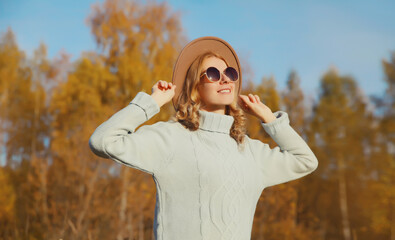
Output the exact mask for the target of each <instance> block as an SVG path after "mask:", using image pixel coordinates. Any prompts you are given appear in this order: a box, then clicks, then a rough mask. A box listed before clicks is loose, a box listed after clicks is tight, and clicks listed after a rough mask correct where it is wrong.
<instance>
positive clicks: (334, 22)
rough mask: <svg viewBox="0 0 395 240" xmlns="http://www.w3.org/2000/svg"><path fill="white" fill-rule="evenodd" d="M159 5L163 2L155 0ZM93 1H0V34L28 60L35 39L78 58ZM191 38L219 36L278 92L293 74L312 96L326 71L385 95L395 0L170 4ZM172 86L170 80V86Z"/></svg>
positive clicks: (86, 43)
mask: <svg viewBox="0 0 395 240" xmlns="http://www.w3.org/2000/svg"><path fill="white" fill-rule="evenodd" d="M160 1H163V0H160ZM95 2H97V1H91V0H78V1H77V0H68V1H50V0H35V1H33V0H0V32H5V31H6V30H7V28H8V27H11V28H12V29H13V31H14V32H15V34H16V37H17V41H18V44H19V47H20V48H21V49H23V50H25V51H26V52H27V53H28V55H29V54H31V53H32V51H33V50H34V49H35V48H37V47H38V45H39V43H40V41H43V42H44V43H45V44H46V45H47V46H48V51H49V57H51V58H52V57H54V56H56V55H57V54H59V52H60V51H61V50H64V51H66V52H67V53H70V54H71V55H72V59H73V60H75V59H77V58H78V57H79V56H80V54H81V52H82V51H89V50H94V49H95V44H94V41H93V38H92V36H91V34H90V29H89V27H88V26H87V25H86V23H85V19H86V18H87V16H88V14H89V13H90V11H91V8H90V5H91V4H92V3H95ZM168 3H169V5H170V7H171V9H172V11H174V12H179V13H180V14H181V20H182V25H183V29H184V33H185V35H186V36H187V38H188V39H189V40H192V39H194V38H197V37H201V36H208V35H211V36H217V37H220V38H223V39H225V40H226V41H228V42H229V43H230V44H231V45H232V46H233V47H234V48H235V50H236V52H237V53H238V55H239V57H240V58H241V61H242V64H249V65H250V66H251V68H252V71H253V73H254V81H256V82H259V81H260V80H261V78H262V77H269V76H274V77H275V79H276V81H277V83H278V88H279V89H283V88H284V86H285V82H286V80H287V76H288V74H289V72H290V70H291V69H295V70H296V71H297V73H298V74H299V77H300V78H301V85H302V88H303V89H304V91H305V92H306V94H313V95H315V94H316V92H317V90H318V87H319V80H320V77H321V76H322V74H323V73H324V72H326V71H327V70H328V69H329V68H330V67H335V68H336V69H338V71H339V73H340V74H342V75H351V76H353V77H354V78H355V79H356V80H357V81H358V83H359V86H360V87H361V88H362V90H363V91H364V92H365V94H368V95H371V94H376V95H380V94H382V93H383V92H384V89H385V83H384V79H383V77H384V76H383V70H382V65H381V60H382V59H387V60H388V59H389V58H390V54H391V52H394V51H395V25H394V23H393V22H394V21H393V12H395V1H390V0H380V1H363V0H359V1H356V0H348V1H338V0H331V1H307V0H299V1H294V0H284V1H274V0H273V1H265V0H261V1H259V0H244V1H226V0H210V1H209V0H194V1H192V0H188V1H187V0H184V1H181V0H169V1H168ZM169 81H170V80H169Z"/></svg>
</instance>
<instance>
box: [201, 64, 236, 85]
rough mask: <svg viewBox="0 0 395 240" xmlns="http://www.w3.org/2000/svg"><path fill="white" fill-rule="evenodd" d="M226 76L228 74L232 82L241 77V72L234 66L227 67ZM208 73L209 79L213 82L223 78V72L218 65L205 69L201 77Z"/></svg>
mask: <svg viewBox="0 0 395 240" xmlns="http://www.w3.org/2000/svg"><path fill="white" fill-rule="evenodd" d="M223 73H224V74H225V76H227V77H228V78H229V79H230V80H231V81H232V82H236V81H237V80H238V79H239V74H238V73H237V71H236V69H234V68H232V67H227V68H226V69H225V70H224V72H223ZM203 75H206V77H207V79H208V80H209V81H211V82H218V81H219V80H220V79H221V73H220V71H219V70H218V69H217V68H216V67H209V68H207V70H206V71H204V72H203V73H202V74H201V75H200V78H202V77H203Z"/></svg>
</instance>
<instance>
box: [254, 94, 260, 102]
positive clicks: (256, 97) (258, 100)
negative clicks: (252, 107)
mask: <svg viewBox="0 0 395 240" xmlns="http://www.w3.org/2000/svg"><path fill="white" fill-rule="evenodd" d="M255 100H256V102H257V103H259V102H260V101H261V100H260V99H259V96H258V95H255Z"/></svg>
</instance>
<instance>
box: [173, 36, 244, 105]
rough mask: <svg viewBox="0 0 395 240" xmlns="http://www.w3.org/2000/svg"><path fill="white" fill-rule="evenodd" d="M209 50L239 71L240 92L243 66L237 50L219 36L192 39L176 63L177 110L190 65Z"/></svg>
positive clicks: (174, 71) (238, 90)
mask: <svg viewBox="0 0 395 240" xmlns="http://www.w3.org/2000/svg"><path fill="white" fill-rule="evenodd" d="M208 51H211V52H214V53H217V54H218V55H220V56H222V57H223V58H224V59H225V60H226V62H227V63H228V65H229V66H230V67H233V68H235V69H236V70H237V72H238V73H239V81H238V85H237V87H236V88H237V89H236V91H237V94H240V90H241V86H242V85H241V80H242V77H241V67H240V62H239V58H238V57H237V55H236V52H235V50H234V49H233V48H232V46H230V44H229V43H227V42H226V41H225V40H223V39H220V38H217V37H201V38H197V39H195V40H193V41H191V42H190V43H188V44H187V45H186V46H185V47H184V48H183V49H182V50H181V53H180V55H179V56H178V58H177V61H176V63H175V65H174V70H173V78H172V83H173V84H175V85H176V86H177V88H176V90H175V95H174V97H173V99H172V101H173V106H174V109H176V110H177V107H178V102H177V101H178V97H179V96H180V93H181V91H182V89H183V85H184V81H185V78H186V75H187V72H188V69H189V67H190V66H191V65H192V63H193V61H195V59H196V58H197V57H198V56H199V55H201V54H202V53H205V52H208Z"/></svg>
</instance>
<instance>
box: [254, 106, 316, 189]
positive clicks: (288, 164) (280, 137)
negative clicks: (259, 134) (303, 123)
mask: <svg viewBox="0 0 395 240" xmlns="http://www.w3.org/2000/svg"><path fill="white" fill-rule="evenodd" d="M274 116H275V117H276V119H275V120H273V121H271V122H269V123H264V122H261V124H262V126H263V128H264V129H265V131H266V132H267V133H268V134H269V135H270V136H271V137H272V139H273V140H274V141H275V142H276V143H277V144H278V147H275V148H273V149H271V148H270V147H269V145H268V144H265V143H263V142H261V141H259V140H253V139H249V138H247V139H248V142H249V145H250V148H251V152H252V154H253V156H254V158H255V159H256V161H257V162H258V164H259V165H260V168H261V170H262V172H263V176H264V179H263V181H264V185H265V187H269V186H273V185H276V184H280V183H284V182H288V181H291V180H294V179H297V178H301V177H303V176H305V175H307V174H309V173H311V172H313V171H314V170H315V169H316V168H317V167H318V160H317V158H316V157H315V155H314V153H313V152H312V151H311V149H310V148H309V146H308V145H307V143H306V142H305V141H304V140H303V138H302V137H301V136H299V134H298V133H297V132H296V131H295V130H294V129H293V128H292V127H291V126H290V125H289V118H288V114H287V113H286V112H283V111H278V112H275V113H274Z"/></svg>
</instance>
